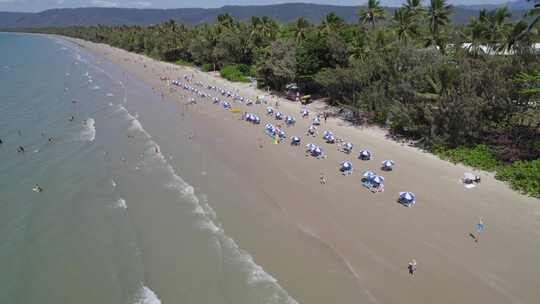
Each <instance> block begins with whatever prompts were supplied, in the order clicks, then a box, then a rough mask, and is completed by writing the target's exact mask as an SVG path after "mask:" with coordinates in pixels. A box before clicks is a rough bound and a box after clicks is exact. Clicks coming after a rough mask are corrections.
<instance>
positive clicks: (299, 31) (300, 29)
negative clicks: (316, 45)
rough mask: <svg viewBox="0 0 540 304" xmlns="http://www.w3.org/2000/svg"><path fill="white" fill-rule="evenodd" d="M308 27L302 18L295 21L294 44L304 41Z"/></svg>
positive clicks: (307, 23)
mask: <svg viewBox="0 0 540 304" xmlns="http://www.w3.org/2000/svg"><path fill="white" fill-rule="evenodd" d="M309 26H310V25H309V22H308V21H307V20H306V19H305V18H304V17H299V18H298V19H296V22H295V24H294V33H295V36H296V42H302V41H304V39H305V38H306V32H307V30H308V28H309Z"/></svg>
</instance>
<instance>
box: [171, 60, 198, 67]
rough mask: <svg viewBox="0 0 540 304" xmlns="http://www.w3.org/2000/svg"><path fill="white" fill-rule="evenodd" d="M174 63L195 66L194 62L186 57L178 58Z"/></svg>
mask: <svg viewBox="0 0 540 304" xmlns="http://www.w3.org/2000/svg"><path fill="white" fill-rule="evenodd" d="M174 63H175V64H178V65H185V66H193V63H191V62H189V61H186V60H184V59H178V60H176V61H175V62H174Z"/></svg>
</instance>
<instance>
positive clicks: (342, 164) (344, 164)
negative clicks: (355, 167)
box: [341, 161, 352, 171]
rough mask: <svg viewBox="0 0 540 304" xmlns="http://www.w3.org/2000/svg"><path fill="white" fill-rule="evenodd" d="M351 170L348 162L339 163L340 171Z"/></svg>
mask: <svg viewBox="0 0 540 304" xmlns="http://www.w3.org/2000/svg"><path fill="white" fill-rule="evenodd" d="M351 169H352V164H351V163H350V162H348V161H344V162H342V163H341V170H343V171H349V170H351Z"/></svg>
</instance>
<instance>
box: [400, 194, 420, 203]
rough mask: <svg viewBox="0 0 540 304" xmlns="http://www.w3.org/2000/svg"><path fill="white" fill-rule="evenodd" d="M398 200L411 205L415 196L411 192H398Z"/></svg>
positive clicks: (414, 201) (414, 200)
mask: <svg viewBox="0 0 540 304" xmlns="http://www.w3.org/2000/svg"><path fill="white" fill-rule="evenodd" d="M399 201H400V202H402V203H404V204H406V205H407V206H411V205H414V204H415V203H416V196H415V195H414V193H412V192H400V193H399Z"/></svg>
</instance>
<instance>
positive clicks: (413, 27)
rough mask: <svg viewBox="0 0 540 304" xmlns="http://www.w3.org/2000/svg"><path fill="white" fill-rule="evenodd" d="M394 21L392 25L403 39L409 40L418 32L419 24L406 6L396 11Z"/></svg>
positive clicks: (400, 38) (399, 37)
mask: <svg viewBox="0 0 540 304" xmlns="http://www.w3.org/2000/svg"><path fill="white" fill-rule="evenodd" d="M392 23H393V24H392V27H393V28H394V30H395V32H396V34H397V36H398V39H399V40H401V41H407V40H409V39H411V38H413V37H414V36H416V35H417V34H418V24H417V22H416V20H415V19H414V16H413V15H412V14H411V13H409V11H408V10H407V9H406V8H404V7H402V8H399V9H397V10H395V11H394V19H393V20H392Z"/></svg>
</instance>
